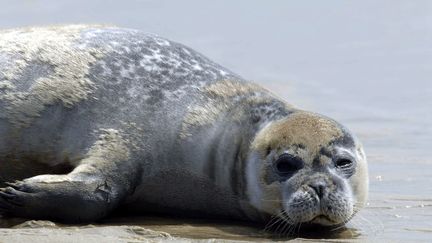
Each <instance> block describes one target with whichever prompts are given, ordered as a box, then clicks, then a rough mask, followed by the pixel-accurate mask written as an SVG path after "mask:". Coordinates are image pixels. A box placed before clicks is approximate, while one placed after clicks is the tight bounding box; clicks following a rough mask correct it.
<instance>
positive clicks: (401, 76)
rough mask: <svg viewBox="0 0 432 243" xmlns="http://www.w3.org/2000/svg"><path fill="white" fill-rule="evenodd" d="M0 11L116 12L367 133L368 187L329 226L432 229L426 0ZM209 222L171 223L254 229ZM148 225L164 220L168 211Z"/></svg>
mask: <svg viewBox="0 0 432 243" xmlns="http://www.w3.org/2000/svg"><path fill="white" fill-rule="evenodd" d="M0 16H2V18H0V27H1V28H6V27H16V26H25V25H42V24H58V23H112V24H115V25H118V26H124V27H130V28H136V29H141V30H144V31H148V32H153V33H157V34H159V35H161V36H164V37H167V38H169V39H172V40H175V41H178V42H181V43H184V44H186V45H188V46H190V47H192V48H194V49H196V50H198V51H200V52H202V53H204V54H205V55H207V56H208V57H210V58H211V59H213V60H215V61H216V62H218V63H220V64H222V65H224V66H226V67H228V68H230V69H231V70H233V71H235V72H237V73H239V74H240V75H242V76H243V77H245V78H247V79H251V80H255V81H256V82H258V83H260V84H262V85H263V86H265V87H267V88H269V89H271V90H274V91H275V92H276V93H277V94H278V95H280V96H281V97H283V98H284V99H286V100H287V101H289V102H290V103H292V104H294V105H296V106H299V107H301V108H304V109H307V110H312V111H316V112H319V113H322V114H325V115H327V116H330V117H333V118H335V119H336V120H338V121H340V122H342V123H343V124H345V125H346V126H348V127H349V128H350V129H351V130H353V131H354V132H355V133H356V134H357V135H358V136H359V137H360V139H361V140H362V141H363V143H364V146H365V150H366V153H367V155H368V160H369V171H370V196H369V205H368V207H367V208H366V209H365V210H363V211H362V212H361V213H360V215H359V216H358V217H356V218H354V219H353V220H352V222H351V223H350V224H349V225H348V228H349V230H347V231H345V232H344V233H342V234H339V235H336V236H331V237H330V238H351V239H358V240H360V241H363V240H368V241H375V240H380V241H391V242H396V241H400V242H406V241H410V242H413V241H430V240H431V239H432V150H431V146H432V80H430V79H431V77H432V45H431V43H432V2H431V1H428V0H425V1H421V0H417V1H402V0H393V1H285V0H279V1H248V0H241V1H239V0H237V1H229V0H223V1H211V2H210V1H200V0H187V1H166V0H148V1H144V0H143V1H102V0H98V1H91V2H90V1H84V0H75V1H36V0H27V1H4V2H2V8H1V9H0ZM144 221H146V220H144ZM144 221H143V222H144ZM150 221H151V220H150ZM146 222H147V223H146V224H144V223H141V224H144V225H146V226H148V225H149V224H150V225H151V223H148V221H146ZM158 222H159V221H158ZM208 224H209V222H207V224H206V223H204V225H207V226H202V225H203V224H200V223H198V224H197V225H198V226H196V225H195V226H194V224H191V225H192V226H191V225H189V226H188V227H191V228H187V227H186V228H185V226H184V224H182V222H181V221H179V222H177V223H176V224H175V225H177V228H176V227H174V228H176V230H172V228H171V233H172V234H174V235H179V236H185V237H193V238H205V237H206V236H209V237H213V238H230V239H245V240H247V239H250V238H249V237H248V236H247V235H248V234H250V235H256V234H259V231H257V232H255V231H254V230H253V227H249V226H248V227H246V226H245V227H246V228H241V229H240V228H238V231H236V229H237V228H235V227H234V226H232V225H229V224H228V223H212V224H210V226H208ZM153 225H159V227H156V228H157V229H159V230H161V229H162V230H163V229H165V230H166V231H167V232H170V230H169V229H170V228H169V225H171V226H172V225H173V223H170V224H168V223H166V224H165V223H160V224H156V223H155V224H153ZM200 225H201V226H200ZM182 227H183V228H182ZM206 227H207V228H206ZM218 227H219V228H224V227H225V228H233V227H234V229H232V230H230V231H229V232H230V233H229V234H228V235H227V234H226V232H225V231H223V230H222V231H221V230H219V231H218V230H215V229H217V228H218ZM238 227H240V226H238ZM181 229H183V231H182V230H181ZM188 232H189V233H188ZM190 232H194V233H190ZM224 232H225V233H224ZM245 232H246V233H245ZM247 232H249V233H247ZM191 234H192V235H191ZM233 235H234V236H233Z"/></svg>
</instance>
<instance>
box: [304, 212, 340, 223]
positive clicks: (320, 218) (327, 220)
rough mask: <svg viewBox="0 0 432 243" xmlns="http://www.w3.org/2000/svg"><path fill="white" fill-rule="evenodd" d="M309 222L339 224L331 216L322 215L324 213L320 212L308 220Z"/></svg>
mask: <svg viewBox="0 0 432 243" xmlns="http://www.w3.org/2000/svg"><path fill="white" fill-rule="evenodd" d="M309 223H311V224H319V225H324V226H330V225H335V224H339V223H338V222H336V221H334V220H332V219H331V218H329V217H328V216H327V215H324V214H320V215H318V216H316V217H315V218H313V219H312V220H310V221H309Z"/></svg>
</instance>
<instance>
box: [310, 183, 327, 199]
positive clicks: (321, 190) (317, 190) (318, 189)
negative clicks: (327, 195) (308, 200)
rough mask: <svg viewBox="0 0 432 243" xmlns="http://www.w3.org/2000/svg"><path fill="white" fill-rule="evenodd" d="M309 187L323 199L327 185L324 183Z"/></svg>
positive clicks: (313, 184) (312, 184)
mask: <svg viewBox="0 0 432 243" xmlns="http://www.w3.org/2000/svg"><path fill="white" fill-rule="evenodd" d="M309 186H310V187H311V188H312V189H313V190H314V191H315V193H316V194H317V195H318V197H319V198H320V199H321V198H322V197H323V195H324V190H325V185H324V184H323V183H311V184H309Z"/></svg>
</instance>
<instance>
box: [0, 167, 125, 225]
mask: <svg viewBox="0 0 432 243" xmlns="http://www.w3.org/2000/svg"><path fill="white" fill-rule="evenodd" d="M77 169H81V168H79V167H77ZM116 179H119V178H112V177H106V176H105V175H103V174H101V175H98V174H84V173H82V172H79V173H73V172H72V173H70V174H68V175H41V176H36V177H32V178H29V179H25V180H23V181H17V182H14V183H7V185H8V187H6V188H1V189H0V213H1V214H3V215H7V216H15V217H23V218H33V219H52V220H57V221H61V222H73V223H77V222H89V221H94V220H98V219H100V218H102V217H104V216H106V215H107V214H108V213H109V212H111V211H112V210H113V209H114V208H116V206H117V205H118V204H119V202H120V201H121V199H123V198H124V197H125V196H126V195H127V194H128V192H129V190H130V188H128V186H130V185H124V184H122V183H121V180H116Z"/></svg>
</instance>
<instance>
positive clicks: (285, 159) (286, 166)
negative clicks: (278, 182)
mask: <svg viewBox="0 0 432 243" xmlns="http://www.w3.org/2000/svg"><path fill="white" fill-rule="evenodd" d="M301 168H303V162H302V160H301V159H300V158H298V157H295V156H292V155H290V154H283V155H281V156H280V157H279V159H277V160H276V162H275V169H276V172H277V173H278V174H279V175H281V176H287V175H290V174H292V173H294V172H296V171H298V170H300V169H301Z"/></svg>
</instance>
